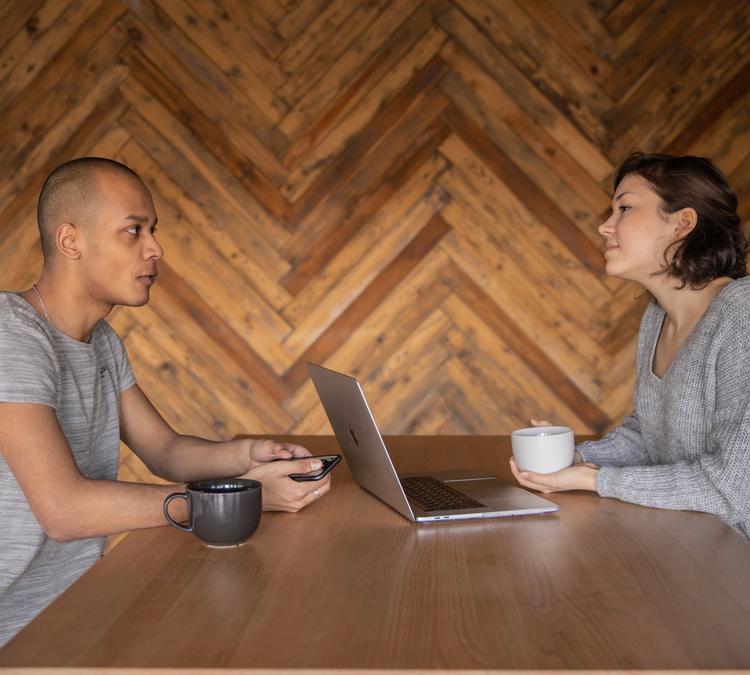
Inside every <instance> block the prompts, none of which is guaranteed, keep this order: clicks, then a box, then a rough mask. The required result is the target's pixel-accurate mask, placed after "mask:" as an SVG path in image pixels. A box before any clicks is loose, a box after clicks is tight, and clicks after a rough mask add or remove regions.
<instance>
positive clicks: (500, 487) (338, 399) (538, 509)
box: [307, 363, 559, 523]
mask: <svg viewBox="0 0 750 675" xmlns="http://www.w3.org/2000/svg"><path fill="white" fill-rule="evenodd" d="M307 370H308V371H309V373H310V377H312V381H313V384H314V385H315V389H316V390H317V392H318V396H319V397H320V400H321V402H322V403H323V408H325V411H326V414H327V415H328V420H329V421H330V422H331V426H332V427H333V431H334V433H335V434H336V440H338V443H339V446H341V450H342V452H343V453H344V457H346V461H347V463H348V464H349V469H350V470H351V472H352V476H354V480H356V481H357V483H359V484H360V485H361V486H362V487H363V488H364V489H365V490H367V491H368V492H370V493H372V494H373V495H375V496H376V497H377V498H378V499H380V500H381V501H383V502H385V503H386V504H388V506H390V507H391V508H392V509H395V510H396V511H398V512H399V513H400V514H401V515H402V516H404V517H406V518H408V519H409V520H413V521H414V522H417V523H423V522H428V521H435V520H467V519H470V518H498V517H501V516H521V515H529V514H536V513H552V512H554V511H558V510H559V507H558V506H557V504H553V503H552V502H550V501H547V500H546V499H542V498H541V497H538V496H536V495H534V494H532V493H530V492H527V491H526V490H524V489H522V488H519V487H515V486H514V485H509V484H508V483H506V482H504V481H501V480H500V479H498V478H495V477H494V476H490V475H487V474H480V473H478V472H477V471H457V472H439V473H438V472H435V473H431V474H423V475H418V476H417V475H415V476H401V477H399V475H398V474H397V473H396V469H395V468H394V466H393V462H392V461H391V458H390V456H389V455H388V450H387V449H386V447H385V443H383V437H382V436H381V435H380V431H379V430H378V427H377V425H376V424H375V419H374V418H373V416H372V413H371V412H370V407H369V406H368V405H367V401H366V400H365V395H364V393H363V392H362V388H361V387H360V386H359V382H357V380H355V379H354V378H353V377H350V376H349V375H344V374H342V373H337V372H336V371H335V370H329V369H328V368H323V367H322V366H319V365H316V364H314V363H308V364H307Z"/></svg>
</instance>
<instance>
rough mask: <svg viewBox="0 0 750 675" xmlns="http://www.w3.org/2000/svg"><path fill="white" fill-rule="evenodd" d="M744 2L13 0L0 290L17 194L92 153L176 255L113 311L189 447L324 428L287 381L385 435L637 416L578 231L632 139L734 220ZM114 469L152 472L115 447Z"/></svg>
mask: <svg viewBox="0 0 750 675" xmlns="http://www.w3.org/2000/svg"><path fill="white" fill-rule="evenodd" d="M749 19H750V4H749V3H748V2H740V1H739V0H719V1H713V2H712V1H707V0H485V1H483V0H423V1H417V0H367V1H364V0H252V2H251V1H247V2H246V1H245V0H165V1H164V2H156V1H155V0H130V1H125V2H120V1H115V0H103V1H99V2H94V1H92V0H14V1H11V2H7V1H6V2H4V3H2V5H0V90H1V91H2V98H1V100H0V138H1V139H2V147H0V167H2V182H1V183H0V282H1V283H0V285H1V286H2V287H4V288H15V289H20V288H26V287H28V286H29V285H30V284H31V283H32V282H33V281H34V280H35V279H36V278H37V276H38V273H39V269H40V265H41V256H40V252H39V250H38V240H37V234H36V231H35V218H34V209H35V202H36V196H37V194H38V191H39V188H40V186H41V183H42V181H43V179H44V177H45V176H46V175H47V174H48V172H49V171H50V170H51V169H52V168H54V167H55V166H56V165H57V164H59V163H60V162H62V161H65V160H67V159H70V158H72V157H75V156H80V155H86V154H94V155H103V156H110V157H114V158H117V159H119V160H121V161H124V162H125V163H127V164H128V165H130V166H131V167H133V168H134V169H135V170H136V171H138V172H139V173H140V174H141V176H142V177H143V178H144V180H145V181H146V183H147V184H148V185H149V186H150V187H151V189H152V192H153V194H154V198H155V202H156V206H157V211H158V213H159V217H160V235H159V236H160V240H161V242H162V244H163V245H164V247H165V249H166V252H167V255H166V258H165V260H164V262H163V263H162V264H161V266H160V276H159V281H158V283H157V285H156V287H155V288H154V290H153V293H152V301H151V303H150V304H149V305H148V306H147V307H144V308H141V309H117V310H116V311H115V312H114V313H113V315H112V316H111V322H112V324H113V325H114V327H115V328H116V330H118V331H119V332H120V334H121V335H122V336H123V338H124V340H125V343H126V344H127V346H128V349H129V351H130V356H131V360H132V362H133V366H134V369H135V372H136V375H137V377H138V380H139V382H140V385H141V387H142V388H143V389H144V391H145V392H146V393H147V394H148V395H149V396H150V397H151V398H152V399H153V400H154V401H155V403H156V404H157V406H158V407H159V408H160V410H161V411H162V412H163V414H164V415H165V417H166V418H167V420H168V421H169V422H170V423H171V424H172V425H173V426H174V427H175V428H176V429H178V430H180V431H182V432H185V433H193V434H202V435H206V436H209V437H229V436H231V435H233V434H235V433H238V432H257V433H262V432H284V431H292V432H313V433H317V432H321V433H325V432H328V426H327V422H326V421H325V417H324V414H323V411H322V409H321V407H320V405H319V403H318V402H317V399H316V397H315V395H314V391H313V388H312V386H311V385H310V383H309V382H308V380H307V377H306V372H305V369H304V362H305V361H306V360H313V361H317V362H322V363H325V364H327V365H329V366H331V367H334V368H337V369H341V370H344V371H347V372H350V373H354V374H356V375H357V376H358V377H359V378H360V379H361V380H362V382H363V383H364V387H365V390H366V392H367V394H368V396H369V397H370V399H371V402H372V404H373V407H374V412H375V415H376V417H377V418H378V419H379V421H380V422H381V424H382V426H383V428H384V429H385V430H386V431H388V432H392V433H393V432H408V433H426V432H434V433H505V432H507V431H508V430H509V429H511V428H513V427H515V426H519V425H523V424H524V423H525V421H526V419H527V418H528V417H529V416H530V415H541V416H545V417H548V418H551V419H554V420H558V421H560V422H565V423H568V424H571V425H572V426H574V427H575V428H576V430H577V431H579V432H598V431H602V430H604V429H606V428H608V427H610V426H611V425H612V424H613V423H615V422H616V421H617V420H618V419H619V418H621V417H622V415H623V414H625V413H626V412H627V410H628V408H629V404H630V396H631V390H632V383H633V357H634V339H633V338H634V336H635V334H636V331H637V327H638V321H639V317H640V313H641V311H642V307H643V302H644V301H643V299H637V298H636V297H635V289H634V288H632V287H630V286H628V285H626V284H623V283H622V282H620V281H617V280H613V279H608V278H606V277H605V276H603V274H602V271H601V270H602V263H603V259H602V255H601V252H600V248H601V247H600V242H599V241H598V235H597V234H596V226H597V224H598V223H599V222H600V220H601V219H602V218H603V217H604V215H605V214H606V212H607V210H608V205H609V200H610V196H611V194H610V190H611V176H612V172H613V167H614V166H615V165H616V164H617V162H618V161H619V160H621V159H622V157H623V156H624V155H625V154H626V153H627V152H628V151H629V150H630V149H631V148H633V147H635V146H638V147H641V148H643V149H645V150H648V151H666V152H673V153H697V154H705V155H709V156H711V157H712V158H714V159H715V160H716V161H717V162H718V164H719V165H720V166H721V167H722V169H723V170H724V171H725V172H726V173H727V175H728V176H729V178H730V181H731V182H732V183H733V185H734V186H735V188H736V189H737V190H738V192H739V195H740V200H741V207H742V213H743V216H744V217H746V216H747V214H748V208H749V207H748V205H749V204H750V200H749V199H748V197H750V115H749V113H748V110H750V89H749V88H748V83H749V82H750V36H749V33H748V20H749ZM122 476H123V477H124V478H126V479H135V480H138V479H144V478H146V477H147V472H146V470H145V468H144V467H143V466H142V465H141V464H140V463H139V462H138V461H137V460H136V459H135V458H134V457H133V456H131V455H130V454H129V453H128V452H125V453H124V454H123V461H122Z"/></svg>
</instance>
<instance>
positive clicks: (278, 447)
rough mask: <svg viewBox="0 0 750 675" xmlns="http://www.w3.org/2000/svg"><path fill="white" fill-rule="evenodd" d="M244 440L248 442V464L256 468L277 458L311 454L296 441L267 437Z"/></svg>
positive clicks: (251, 467)
mask: <svg viewBox="0 0 750 675" xmlns="http://www.w3.org/2000/svg"><path fill="white" fill-rule="evenodd" d="M244 441H245V443H247V446H246V448H247V449H246V452H247V453H248V457H249V464H248V466H249V468H250V469H254V468H255V467H258V466H260V465H261V464H265V463H266V462H273V461H274V460H276V459H291V458H292V457H309V456H310V451H309V450H308V449H307V448H303V447H302V446H301V445H297V444H296V443H280V442H278V441H270V440H267V439H260V440H258V439H252V438H247V439H244ZM290 473H294V472H293V471H292V472H290Z"/></svg>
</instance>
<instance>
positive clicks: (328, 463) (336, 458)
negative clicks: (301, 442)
mask: <svg viewBox="0 0 750 675" xmlns="http://www.w3.org/2000/svg"><path fill="white" fill-rule="evenodd" d="M294 459H303V458H302V457H295V458H294ZM304 459H319V460H320V461H321V462H323V466H321V467H320V468H319V469H316V470H315V471H310V473H290V474H289V478H291V479H292V480H296V481H300V482H302V481H308V480H320V479H321V478H323V476H327V475H328V474H329V473H330V472H331V471H332V470H333V467H334V466H336V465H337V464H338V463H339V462H340V461H341V455H317V456H316V457H305V458H304Z"/></svg>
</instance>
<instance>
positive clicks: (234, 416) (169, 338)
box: [138, 292, 291, 440]
mask: <svg viewBox="0 0 750 675" xmlns="http://www.w3.org/2000/svg"><path fill="white" fill-rule="evenodd" d="M165 296H166V297H165ZM168 297H169V294H168V292H167V293H165V294H161V293H154V297H153V298H152V300H151V302H150V303H149V305H148V306H146V307H144V308H141V310H140V311H139V313H138V317H139V320H140V322H141V323H142V325H145V326H147V332H148V336H149V338H150V339H151V340H152V341H153V342H155V343H156V344H158V345H159V349H160V350H161V352H162V354H163V356H162V357H161V358H162V363H161V366H160V368H161V369H162V370H167V371H172V370H174V371H175V372H185V373H189V374H190V377H191V378H192V379H193V380H195V381H196V382H199V383H201V385H202V388H205V389H207V390H210V399H208V400H204V402H203V404H202V407H203V408H204V410H205V413H206V414H207V415H209V416H210V417H209V419H210V420H211V428H212V430H213V434H212V436H211V438H213V439H215V440H229V439H231V438H233V437H234V436H236V435H237V434H238V433H242V431H243V429H247V430H249V429H252V430H253V431H252V432H250V431H248V433H257V432H261V431H263V430H264V428H268V427H267V425H271V426H272V427H277V428H278V427H284V426H288V425H289V423H290V421H291V419H290V418H289V416H288V415H286V413H284V411H283V409H281V408H280V407H278V406H277V405H271V404H269V403H268V399H267V398H266V397H265V396H263V395H262V390H261V389H260V388H259V387H257V386H253V384H252V383H251V381H250V380H248V379H246V376H245V373H244V372H242V371H240V372H237V371H236V370H234V372H233V369H232V366H235V367H236V364H234V363H232V362H231V360H229V361H226V360H225V355H224V353H223V350H222V349H221V346H220V345H217V346H216V348H214V349H206V347H205V345H201V344H200V342H198V341H195V340H191V339H190V337H189V334H190V332H191V331H192V330H195V327H196V326H195V322H194V321H192V320H191V321H188V322H185V323H183V322H182V321H181V319H182V318H183V313H182V312H180V311H179V310H178V311H177V312H173V311H171V307H170V305H169V302H168V299H167V298H168ZM157 305H158V306H159V307H158V309H157ZM193 316H195V314H194V315H193ZM205 318H208V319H210V317H205ZM193 347H198V348H199V351H195V349H194V348H193ZM211 382H215V383H216V384H217V385H218V386H211V384H210V383H211ZM175 393H176V394H177V396H175ZM175 393H173V394H172V395H171V396H170V398H177V399H178V400H179V398H180V397H181V396H182V395H184V394H183V393H182V391H181V390H179V389H178V390H176V391H175ZM191 402H192V401H191Z"/></svg>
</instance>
